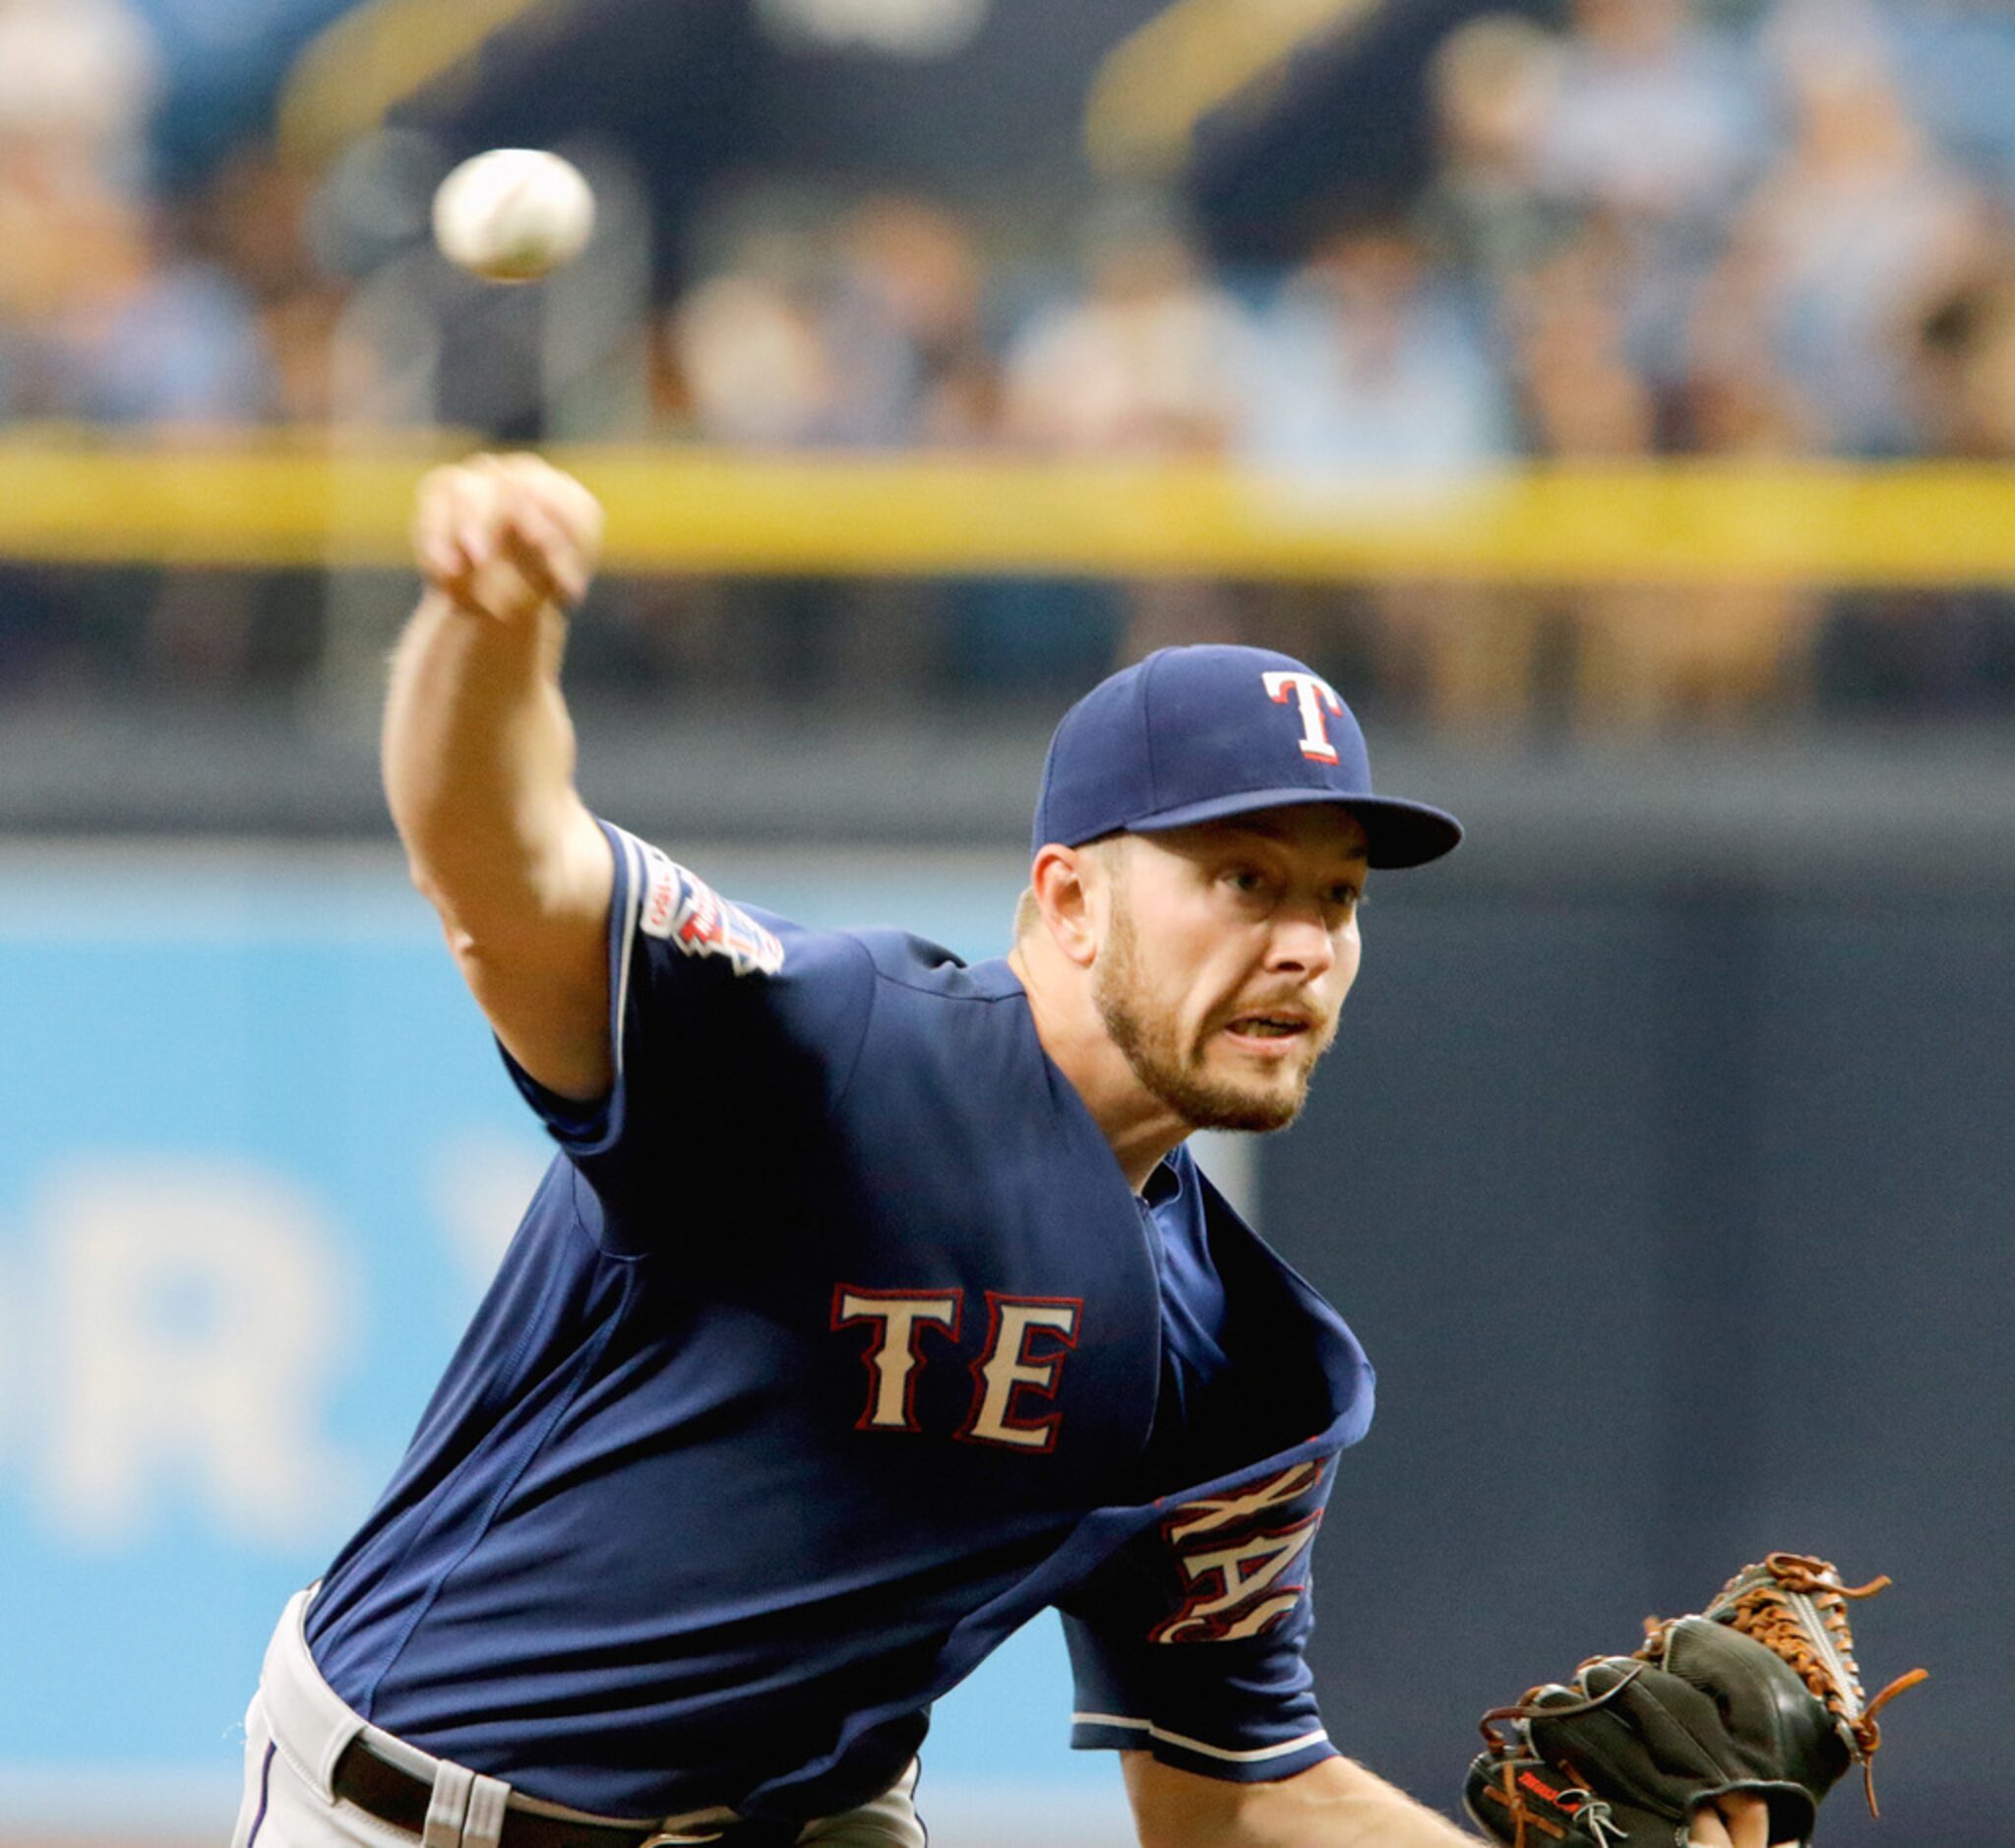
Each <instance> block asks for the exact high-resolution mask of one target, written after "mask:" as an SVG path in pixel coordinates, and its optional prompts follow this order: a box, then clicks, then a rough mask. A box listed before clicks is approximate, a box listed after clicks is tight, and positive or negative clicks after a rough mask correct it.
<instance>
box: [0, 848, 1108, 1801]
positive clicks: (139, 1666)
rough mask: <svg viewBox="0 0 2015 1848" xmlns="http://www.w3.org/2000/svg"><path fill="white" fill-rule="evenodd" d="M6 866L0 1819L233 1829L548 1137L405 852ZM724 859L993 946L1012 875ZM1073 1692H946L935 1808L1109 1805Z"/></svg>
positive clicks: (822, 898)
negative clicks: (278, 1621)
mask: <svg viewBox="0 0 2015 1848" xmlns="http://www.w3.org/2000/svg"><path fill="white" fill-rule="evenodd" d="M0 864H4V868H5V877H4V879H0V1046H4V1049H5V1051H4V1056H0V1120H4V1121H5V1123H6V1125H7V1134H6V1136H5V1138H4V1140H0V1832H5V1831H6V1830H8V1829H17V1830H19V1829H37V1828H57V1827H65V1826H75V1827H79V1828H100V1829H105V1828H111V1829H131V1828H134V1827H138V1826H142V1825H145V1826H146V1827H147V1829H148V1833H149V1836H150V1838H151V1839H153V1838H159V1837H161V1836H163V1835H166V1834H171V1833H174V1832H178V1831H179V1832H183V1833H187V1834H190V1835H193V1836H200V1837H203V1838H206V1839H220V1838H221V1835H222V1834H223V1832H224V1831H226V1830H227V1829H228V1826H229V1818H230V1816H231V1813H232V1810H233V1808H234V1806H235V1801H236V1787H237V1767H238V1738H239V1721H240V1718H241V1715H242V1713H243V1709H244V1705H245V1702H246V1699H247V1698H248V1696H249V1694H250V1693H251V1690H252V1687H253V1685H254V1682H255V1680H256V1677H257V1673H258V1665H259V1659H260V1655H261V1652H262V1650H263V1648H264V1644H265V1640H266V1636H267V1634H268V1632H269V1631H270V1630H271V1628H272V1625H273V1621H274V1618H275V1614H276V1613H277V1611H278V1610H279V1608H280V1606H281V1604H282V1603H283V1602H284V1600H285V1598H286V1596H287V1595H288V1593H289V1592H290V1591H292V1590H293V1589H294V1588H295V1587H296V1586H298V1585H300V1584H301V1583H303V1582H305V1581H306V1580H308V1579H309V1578H311V1577H312V1576H313V1575H314V1574H315V1572H316V1571H318V1570H319V1569H320V1568H321V1567H322V1565H323V1564H324V1563H325V1562H326V1560H327V1559H328V1557H329V1555H330V1554H331V1552H332V1551H333V1550H334V1548H335V1547H336V1545H337V1544H338V1543H339V1542H340V1541H341V1539H342V1538H343V1537H344V1536H345V1534H346V1533H347V1532H348V1530H349V1528H350V1526H351V1525H352V1524H353V1523H354V1522H355V1520H356V1519H357V1518H358V1517H359V1516H360V1515H361V1514H362V1512H363V1511H364V1509H366V1507H367V1506H368V1504H369V1502H370V1500H371V1499H372V1498H373V1497H374V1496H375V1494H376V1493H377V1490H378V1489H379V1487H380V1485H381V1484H382V1482H383V1480H384V1479H385V1477H386V1476H387V1475H388V1473H389V1472H390V1470H391V1468H392V1466H393V1464H394V1462H395V1460H396V1459H397V1455H398V1453H399V1451H400V1449H401V1448H402V1447H403V1444H404V1441H405V1438H406V1435H407V1433H408V1431H409V1429H410V1428H411V1426H412V1424H413V1422H414V1420H415V1419H416V1418H417V1416H418V1413H419V1410H420V1407H421V1405H422V1403H423V1401H424V1399H425V1397H426V1394H427V1393H428V1391H429V1389H430V1388H431V1386H432V1385H433V1383H434V1380H435V1377H436V1375H437V1374H438V1372H439V1369H440V1367H441V1365H442V1364H443V1363H444V1362H445V1360H446V1358H447V1356H448V1354H449V1351H450V1349H451V1347H452V1345H453V1343H454V1341H455V1340H456V1338H457V1336H458V1333H459V1332H460V1328H461V1324H462V1323H463V1321H464V1319H465V1318H466V1316H467V1314H468V1312H469V1310H470V1309H471V1308H472V1307H473V1305H474V1303H475V1301H476V1298H477V1296H478V1293H479V1292H480V1290H481V1289H482V1287H483V1284H484V1282H485V1280H486V1278H487V1276H488V1274H489V1272H490V1270H491V1268H492V1266H493V1265H494V1263H495V1261H496V1258H497V1256H498V1255H499V1254H500V1252H501V1250H502V1247H503V1244H504V1242H505V1240H506V1239H507V1238H508V1237H509V1235H510V1233H511V1230H512V1228H513V1226H514V1225H515V1223H516V1220H517V1216H518V1212H519V1207H520V1206H521V1205H522V1203H523V1201H524V1200H525V1198H526V1197H527V1196H528V1194H529V1192H530V1189H531V1185H532V1183H533V1181H534V1180H535V1178H536V1177H537V1174H538V1172H539V1170H540V1168H541V1166H542V1165H543V1162H544V1160H545V1148H546V1144H545V1141H544V1138H543V1136H542V1134H541V1133H540V1132H539V1131H538V1129H537V1128H536V1126H535V1125H533V1124H532V1123H531V1121H530V1119H529V1117H528V1116H527V1114H526V1113H525V1111H524V1110H523V1107H522V1106H521V1104H520V1103H519V1100H518V1098H517V1095H516V1093H515V1092H514V1091H513V1089H512V1088H511V1086H510V1084H509V1083H508V1081H507V1080H506V1078H505V1077H504V1074H503V1071H502V1068H501V1066H500V1065H499V1063H498V1060H497V1056H496V1054H495V1052H494V1050H493V1049H492V1047H491V1044H490V1041H489V1037H488V1034H487V1032H486V1030H485V1029H484V1027H483V1023H482V1021H481V1018H480V1016H479V1015H478V1014H477V1012H476V1010H475V1008H474V1006H473V1004H472V1003H471V1002H470V1001H469V999H468V997H467V996H466V994H465V993H464V992H463V990H462V988H461V985H460V981H459V979H458V976H457V975H456V973H455V970H454V968H453V965H452V963H451V962H450V959H449V957H448V955H447V954H446V952H445V950H444V948H443V946H442V944H441V940H440V937H439V933H438V931H437V929H436V928H435V925H434V921H433V917H432V914H431V913H430V912H429V911H428V910H427V908H426V907H425V905H424V904H423V903H422V902H421V901H420V900H419V899H418V898H417V897H416V896H415V895H414V894H413V893H412V892H411V891H410V889H409V888H408V887H407V886H406V884H405V882H404V879H403V876H402V874H401V872H400V870H399V868H398V866H397V862H396V860H395V858H394V857H393V856H392V855H391V854H390V853H385V854H376V853H363V854H350V855H344V856H333V855H328V854H322V855H312V856H311V855H307V854H303V853H301V852H298V851H295V850H288V851H285V852H275V853H269V854H259V853H250V854H228V855H221V854H220V855H215V856H197V857H195V858H190V857H188V856H186V855H184V856H175V857H169V856H167V855H165V854H162V855H155V854H153V853H148V852H131V853H119V854H116V855H106V854H102V853H97V852H79V853H76V854H60V853H59V854H46V853H44V854H34V853H31V852H29V851H28V850H25V849H23V850H17V851H15V852H13V853H11V854H9V855H8V856H6V858H5V860H4V863H0ZM705 864H706V866H707V869H708V870H709V872H710V873H712V874H713V875H714V876H715V877H716V878H717V880H718V881H719V883H721V884H723V885H724V886H726V887H727V888H728V889H729V890H731V891H736V892H741V893H747V894H748V895H749V896H751V897H752V898H760V899H761V900H762V901H763V902H765V903H767V904H770V905H772V906H774V907H775V908H778V909H782V910H785V911H787V912H790V913H792V914H794V915H797V916H800V917H802V918H804V919H806V920H807V921H812V922H821V921H824V922H835V923H841V922H872V921H883V920H885V919H888V918H890V917H895V916H899V917H900V919H901V921H902V922H904V923H905V924H907V925H909V926H910V927H911V928H914V929H918V930H921V931H923V932H925V933H927V934H929V935H932V936H935V937H938V938H939V939H940V940H941V941H944V942H946V943H948V944H950V945H951V946H952V947H954V948H956V949H958V950H960V951H961V952H962V953H964V954H966V955H972V956H979V955H995V954H998V953H999V952H1000V950H1001V949H1002V948H1003V947H1004V946H1005V943H1006V941H1007V920H1008V917H1009V914H1010V911H1011V907H1012V904H1013V900H1014V894H1015V893H1016V891H1017V890H1018V888H1019V876H1020V872H1021V868H1020V867H1019V865H1018V864H1017V863H1016V862H1015V861H1014V859H1013V857H1012V856H1008V857H1007V859H1006V860H1005V861H1002V862H994V861H986V860H978V859H966V860H952V861H945V860H932V861H928V862H922V863H918V864H912V865H903V864H893V863H876V864H875V865H873V866H867V865H863V864H860V863H856V862H851V861H846V860H841V859H838V858H832V859H827V860H824V861H823V862H820V863H818V864H816V865H810V866H808V865H807V864H806V862H805V861H803V860H802V859H798V860H794V861H792V862H790V863H782V862H778V861H773V860H772V861H770V862H768V863H767V864H763V863H759V862H751V863H748V864H747V865H746V869H745V868H744V865H743V863H741V862H739V861H733V860H732V859H731V856H707V857H706V859H705ZM1068 1731H1069V1680H1068V1672H1067V1668H1066V1664H1065V1659H1064V1651H1063V1644H1062V1639H1061V1636H1060V1635H1059V1634H1058V1633H1057V1631H1056V1627H1055V1625H1054V1622H1051V1621H1045V1622H1042V1623H1039V1624H1037V1625H1036V1626H1033V1627H1031V1629H1030V1630H1029V1631H1027V1632H1023V1634H1022V1635H1021V1636H1019V1637H1017V1638H1016V1639H1015V1640H1014V1642H1013V1643H1011V1644H1010V1645H1009V1646H1008V1647H1007V1649H1005V1650H1004V1651H1002V1652H1001V1654H1000V1655H999V1656H997V1657H996V1658H995V1660H994V1661H993V1662H991V1663H989V1664H988V1665H987V1667H986V1668H985V1669H984V1670H983V1671H982V1672H981V1674H980V1675H979V1676H977V1677H976V1678H975V1679H974V1680H973V1681H972V1682H970V1683H968V1684H967V1685H966V1687H964V1688H963V1689H961V1690H959V1691H958V1692H957V1694H954V1695H953V1696H952V1697H951V1698H949V1699H947V1700H946V1701H945V1702H944V1703H943V1704H942V1706H941V1708H940V1712H939V1716H938V1723H937V1725H936V1727H935V1729H934V1733H933V1745H932V1750H931V1755H930V1771H929V1775H930V1779H931V1783H932V1787H933V1789H934V1791H935V1792H936V1793H937V1795H938V1799H939V1802H940V1805H941V1811H942V1809H943V1806H945V1805H946V1804H948V1805H949V1806H950V1807H951V1811H952V1812H953V1813H970V1814H979V1813H982V1812H983V1811H984V1810H985V1808H986V1807H987V1803H988V1796H989V1793H991V1792H996V1791H998V1790H999V1789H1000V1788H1001V1787H1004V1786H1009V1785H1011V1786H1014V1787H1016V1788H1017V1789H1021V1790H1023V1791H1025V1792H1028V1793H1030V1794H1031V1796H1032V1797H1035V1798H1037V1799H1038V1800H1043V1801H1048V1802H1049V1803H1051V1805H1052V1806H1053V1807H1054V1808H1055V1809H1056V1811H1057V1814H1058V1815H1059V1816H1072V1817H1082V1818H1083V1819H1084V1820H1085V1822H1086V1823H1087V1825H1089V1824H1090V1823H1091V1822H1092V1820H1093V1818H1095V1817H1099V1816H1101V1815H1105V1816H1107V1817H1111V1818H1114V1819H1115V1820H1116V1819H1117V1817H1118V1814H1119V1811H1118V1808H1117V1806H1118V1801H1119V1800H1118V1795H1117V1792H1118V1777H1117V1773H1116V1771H1115V1769H1114V1767H1113V1766H1112V1765H1111V1764H1110V1762H1108V1761H1107V1760H1106V1759H1104V1758H1103V1757H1097V1758H1093V1757H1088V1756H1083V1755H1072V1754H1070V1753H1069V1750H1068V1749H1067V1745H1066V1740H1067V1735H1068ZM1044 1791H1047V1792H1048V1793H1049V1795H1048V1797H1047V1799H1041V1798H1040V1793H1042V1792H1044Z"/></svg>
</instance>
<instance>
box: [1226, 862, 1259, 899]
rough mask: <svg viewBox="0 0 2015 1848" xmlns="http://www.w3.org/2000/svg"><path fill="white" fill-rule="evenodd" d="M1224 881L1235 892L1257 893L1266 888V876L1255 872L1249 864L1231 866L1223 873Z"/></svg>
mask: <svg viewBox="0 0 2015 1848" xmlns="http://www.w3.org/2000/svg"><path fill="white" fill-rule="evenodd" d="M1224 883H1225V884H1226V885H1227V886H1229V887H1230V888H1231V889H1232V890H1233V891H1234V892H1237V893H1258V892H1264V891H1265V890H1266V876H1265V875H1264V874H1263V873H1259V872H1255V871H1254V870H1253V869H1252V867H1250V866H1237V867H1233V868H1232V870H1231V871H1230V872H1228V873H1227V874H1225V876H1224Z"/></svg>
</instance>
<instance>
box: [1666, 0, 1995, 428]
mask: <svg viewBox="0 0 2015 1848" xmlns="http://www.w3.org/2000/svg"><path fill="white" fill-rule="evenodd" d="M1771 37H1772V43H1773V46H1774V49H1775V53H1776V57H1777V62H1778V65H1779V68H1780V71H1781V75H1782V80H1783V83H1784V86H1785V89H1786V92H1787V94H1788V97H1789V99H1790V103H1791V110H1792V119H1793V138H1792V141H1791V144H1790V146H1789V147H1788V148H1787V150H1786V151H1785V153H1784V154H1783V155H1782V156H1781V158H1780V159H1779V160H1778V161H1777V162H1776V164H1775V165H1774V166H1773V167H1772V168H1771V170H1770V171H1769V172H1768V173H1767V174H1766V175H1765V176H1764V177H1763V179H1762V180H1761V181H1760V183H1759V184H1758V185H1757V187H1756V188H1755V190H1754V191H1753V192H1752V193H1751V194H1750V196H1749V197H1748V198H1747V200H1746V201H1745V202H1744V203H1743V205H1742V207H1741V209H1740V214H1739V215H1738V216H1737V217H1736V219H1735V221H1734V223H1733V225H1732V227H1731V230H1730V234H1729V237H1728V241H1727V245H1726V248H1725V250H1724V253H1723V255H1722V257H1721V259H1720V261H1719V263H1718V265H1717V267H1716V270H1715V272H1714V275H1713V277H1712V278H1711V279H1710V282H1709V285H1708V287H1707V288H1706V290H1705V291H1704V293H1703V295H1702V299H1701V306H1700V310H1699V313H1698V315H1697V317H1696V320H1695V325H1694V327H1693V329H1692V331H1691V337H1690V343H1691V349H1692V357H1693V361H1694V364H1695V366H1696V367H1698V368H1701V369H1704V370H1706V371H1708V372H1710V373H1713V374H1716V375H1729V374H1739V373H1741V372H1744V371H1748V372H1750V373H1754V372H1756V371H1757V370H1758V369H1764V370H1767V371H1769V372H1770V373H1773V374H1775V375H1776V376H1777V377H1779V378H1781V379H1783V380H1784V381H1787V382H1788V383H1789V384H1790V386H1791V387H1792V388H1793V389H1794V390H1795V391H1796V392H1797V393H1798V395H1799V397H1800V399H1801V403H1802V407H1803V410H1802V415H1803V419H1804V420H1805V421H1806V422H1807V423H1808V424H1809V426H1810V428H1811V429H1812V430H1813V432H1814V440H1815V441H1816V442H1818V443H1819V444H1821V445H1822V446H1823V447H1824V448H1826V449H1828V450H1831V451H1834V452H1837V453H1842V454H1849V455H1864V456H1880V455H1898V454H1908V453H1910V452H1912V451H1913V450H1914V449H1916V448H1917V447H1918V445H1919V443H1920V442H1921V441H1922V437H1923V432H1921V431H1920V430H1919V428H1918V427H1917V425H1916V420H1915V411H1916V406H1915V404H1914V403H1913V401H1912V388H1911V378H1910V365H1911V355H1912V351H1913V341H1914V339H1915V334H1916V330H1917V329H1918V328H1919V326H1921V324H1922V323H1923V318H1924V315H1925V313H1926V310H1927V308H1928V306H1929V305H1930V304H1931V303H1932V302H1934V301H1936V300H1938V299H1940V298H1942V297H1943V296H1944V295H1946V294H1947V293H1949V292H1950V290H1951V289H1952V287H1953V286H1954V284H1955V283H1956V282H1957V281H1958V279H1959V278H1961V277H1964V276H1966V275H1968V274H1971V273H1972V272H1974V271H1975V270H1977V269H1978V268H1979V267H1980V266H1981V264H1982V263H1983V261H1984V257H1985V254H1986V251H1987V249H1988V246H1989V242H1990V240H1991V238H1992V236H1993V229H1994V227H1993V221H1992V217H1991V215H1990V213H1989V211H1988V209H1987V202H1986V200H1985V198H1984V195H1983V194H1982V192H1981V191H1980V189H1979V188H1978V187H1977V186H1976V185H1975V184H1974V183H1973V182H1971V181H1970V180H1969V179H1967V178H1966V177H1965V176H1963V175H1962V174H1961V173H1959V172H1958V171H1957V170H1956V169H1955V168H1954V167H1953V166H1952V165H1951V164H1950V163H1949V162H1948V161H1947V160H1946V159H1945V158H1944V157H1942V155H1941V154H1939V153H1938V152H1937V151H1936V150H1935V149H1934V148H1932V147H1931V146H1930V144H1929V142H1928V141H1927V139H1926V137H1925V135H1924V133H1923V130H1922V128H1921V127H1920V125H1919V124H1918V122H1917V121H1916V120H1915V118H1914V117H1913V116H1912V114H1911V112H1910V110H1909V108H1908V106H1907V104H1906V101H1905V99H1904V97H1903V95H1902V93H1901V92H1900V91H1899V90H1898V88H1897V86H1896V83H1895V81H1894V78H1893V76H1892V74H1891V73H1890V71H1889V69H1888V68H1887V65H1886V63H1885V62H1884V58H1883V54H1882V50H1881V46H1880V42H1879V38H1878V36H1877V34H1876V32H1875V31H1874V28H1873V25H1872V23H1871V22H1869V21H1867V19H1866V18H1865V16H1863V15H1862V14H1860V13H1859V12H1858V10H1856V9H1852V8H1845V7H1836V6H1833V5H1828V6H1824V7H1820V8H1817V9H1813V8H1810V7H1807V6H1805V5H1803V4H1802V0H1801V4H1799V5H1797V6H1794V7H1788V8H1786V9H1784V10H1783V11H1782V12H1781V13H1780V15H1779V17H1778V19H1777V21H1776V22H1775V24H1774V28H1773V31H1772V34H1771Z"/></svg>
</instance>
